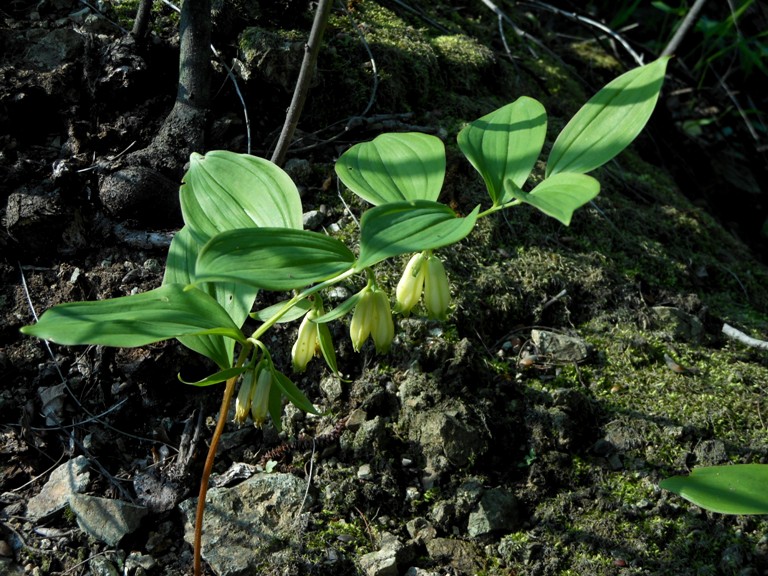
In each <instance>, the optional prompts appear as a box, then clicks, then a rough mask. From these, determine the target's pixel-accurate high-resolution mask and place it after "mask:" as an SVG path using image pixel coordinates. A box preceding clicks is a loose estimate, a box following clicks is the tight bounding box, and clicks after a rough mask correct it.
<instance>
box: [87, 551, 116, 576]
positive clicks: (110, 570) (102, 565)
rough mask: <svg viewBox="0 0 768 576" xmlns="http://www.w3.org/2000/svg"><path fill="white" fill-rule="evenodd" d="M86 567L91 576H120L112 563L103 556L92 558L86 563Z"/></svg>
mask: <svg viewBox="0 0 768 576" xmlns="http://www.w3.org/2000/svg"><path fill="white" fill-rule="evenodd" d="M88 567H89V568H90V569H91V574H92V575H93V576H120V572H119V571H118V569H117V568H116V567H115V565H114V564H112V562H110V561H109V560H107V559H106V558H105V557H104V556H94V557H93V558H91V559H90V560H89V561H88Z"/></svg>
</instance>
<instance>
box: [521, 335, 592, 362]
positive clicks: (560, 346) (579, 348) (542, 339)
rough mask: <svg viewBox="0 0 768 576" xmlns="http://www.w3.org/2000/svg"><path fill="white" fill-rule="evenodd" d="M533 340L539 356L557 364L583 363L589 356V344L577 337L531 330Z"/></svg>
mask: <svg viewBox="0 0 768 576" xmlns="http://www.w3.org/2000/svg"><path fill="white" fill-rule="evenodd" d="M531 339H532V340H533V343H534V345H535V346H536V350H537V351H538V353H539V354H542V355H545V356H547V357H549V358H550V359H551V360H554V361H555V362H581V361H582V360H585V359H586V358H587V356H589V348H588V347H587V343H586V342H585V341H584V340H582V339H581V338H577V337H575V336H566V335H565V334H558V333H557V332H549V331H547V330H531Z"/></svg>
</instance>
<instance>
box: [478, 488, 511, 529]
mask: <svg viewBox="0 0 768 576" xmlns="http://www.w3.org/2000/svg"><path fill="white" fill-rule="evenodd" d="M517 508H518V507H517V499H516V498H515V496H514V495H512V494H510V493H509V492H507V491H506V490H503V489H501V488H492V489H490V490H486V491H485V492H483V495H482V497H481V498H480V503H479V504H478V506H477V509H476V510H475V511H474V512H472V513H471V514H470V515H469V522H468V524H467V532H468V533H469V535H470V536H472V537H473V538H475V537H477V536H483V535H485V534H492V533H494V532H502V531H503V532H511V531H513V530H515V528H516V527H517V526H518V523H519V522H518V510H517Z"/></svg>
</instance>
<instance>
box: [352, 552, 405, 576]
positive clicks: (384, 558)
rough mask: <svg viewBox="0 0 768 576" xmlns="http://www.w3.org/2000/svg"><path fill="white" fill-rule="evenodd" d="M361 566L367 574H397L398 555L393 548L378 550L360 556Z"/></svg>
mask: <svg viewBox="0 0 768 576" xmlns="http://www.w3.org/2000/svg"><path fill="white" fill-rule="evenodd" d="M359 561H360V568H361V569H362V571H363V573H364V574H366V575H367V576H397V574H398V571H397V557H396V555H395V553H394V552H393V551H391V550H386V551H385V550H377V551H376V552H369V553H368V554H363V555H362V556H360V560H359Z"/></svg>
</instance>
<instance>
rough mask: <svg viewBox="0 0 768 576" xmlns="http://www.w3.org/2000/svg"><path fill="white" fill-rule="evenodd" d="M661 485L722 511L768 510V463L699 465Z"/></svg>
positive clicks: (763, 512)
mask: <svg viewBox="0 0 768 576" xmlns="http://www.w3.org/2000/svg"><path fill="white" fill-rule="evenodd" d="M659 486H661V487H662V488H664V489H665V490H669V491H670V492H674V493H675V494H679V495H680V496H682V497H683V498H685V499H686V500H689V501H691V502H693V503H694V504H696V505H697V506H701V507H702V508H706V509H707V510H711V511H712V512H718V513H720V514H768V464H734V465H731V466H707V467H702V468H695V469H694V470H693V472H691V473H690V475H688V476H673V477H672V478H667V479H666V480H662V481H661V482H660V483H659Z"/></svg>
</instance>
